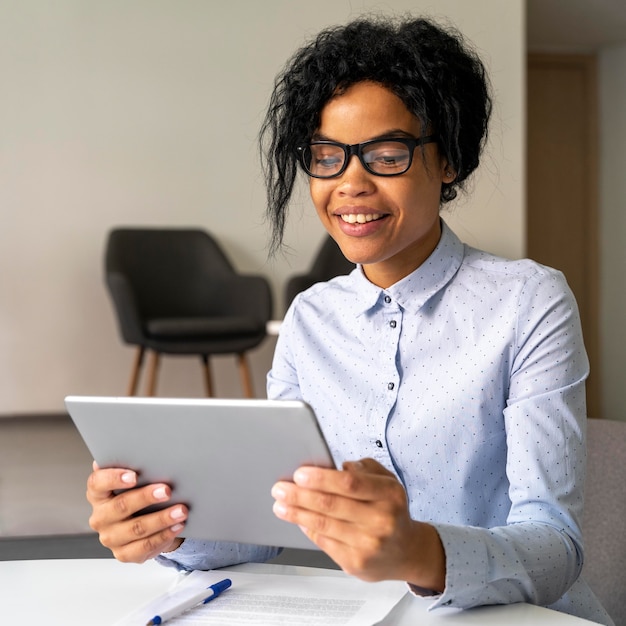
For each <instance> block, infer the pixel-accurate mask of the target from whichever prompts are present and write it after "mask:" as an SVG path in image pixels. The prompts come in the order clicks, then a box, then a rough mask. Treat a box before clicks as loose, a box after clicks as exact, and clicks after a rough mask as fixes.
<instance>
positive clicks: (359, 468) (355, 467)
mask: <svg viewBox="0 0 626 626" xmlns="http://www.w3.org/2000/svg"><path fill="white" fill-rule="evenodd" d="M342 467H343V469H344V470H345V471H352V472H365V473H367V474H378V475H380V476H388V477H389V478H394V479H395V477H396V476H395V474H394V473H393V472H390V471H389V470H388V469H387V468H386V467H385V466H384V465H381V464H380V463H379V462H378V461H375V460H374V459H370V458H364V459H360V460H359V461H345V462H344V463H343V465H342Z"/></svg>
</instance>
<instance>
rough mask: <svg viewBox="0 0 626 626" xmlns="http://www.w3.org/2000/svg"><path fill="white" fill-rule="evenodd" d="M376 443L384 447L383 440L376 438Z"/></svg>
mask: <svg viewBox="0 0 626 626" xmlns="http://www.w3.org/2000/svg"><path fill="white" fill-rule="evenodd" d="M376 445H377V446H378V447H379V448H382V447H383V442H382V441H381V440H380V439H377V440H376Z"/></svg>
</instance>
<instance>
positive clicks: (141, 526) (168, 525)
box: [100, 504, 188, 548]
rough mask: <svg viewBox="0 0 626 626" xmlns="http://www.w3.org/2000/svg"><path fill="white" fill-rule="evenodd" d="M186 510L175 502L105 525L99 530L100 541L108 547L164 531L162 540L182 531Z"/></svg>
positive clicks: (142, 538) (122, 544)
mask: <svg viewBox="0 0 626 626" xmlns="http://www.w3.org/2000/svg"><path fill="white" fill-rule="evenodd" d="M187 515H188V510H187V507H185V506H184V505H182V504H176V505H173V506H171V507H168V508H167V509H163V510H161V511H155V512H153V513H146V514H144V515H137V516H135V517H131V518H129V519H127V520H124V521H122V522H119V523H117V524H110V525H107V526H106V527H105V528H104V529H102V531H101V532H100V541H101V542H102V543H103V544H104V545H106V546H107V547H109V548H113V547H118V546H125V545H128V544H131V543H135V542H137V541H139V542H140V543H141V541H145V540H147V539H149V538H151V537H154V536H156V535H159V534H161V533H164V538H163V541H166V540H168V539H169V541H170V542H171V539H172V536H176V534H178V533H180V532H181V531H182V524H184V522H185V520H186V519H187Z"/></svg>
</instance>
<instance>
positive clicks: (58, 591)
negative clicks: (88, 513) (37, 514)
mask: <svg viewBox="0 0 626 626" xmlns="http://www.w3.org/2000/svg"><path fill="white" fill-rule="evenodd" d="M240 567H241V568H242V569H246V570H247V571H255V572H259V571H260V572H272V573H281V572H282V573H290V574H291V573H298V574H303V575H305V574H306V575H315V574H317V575H328V576H343V575H344V574H342V572H339V571H336V570H324V569H315V568H302V567H297V566H290V565H258V564H248V565H243V566H240ZM179 579H180V577H179V575H178V574H177V573H176V571H175V570H173V569H170V568H164V567H162V566H160V565H157V564H156V563H154V562H149V563H146V564H144V565H130V564H123V563H119V562H118V561H115V560H114V559H66V560H49V561H4V562H0V623H1V624H3V625H11V626H13V625H21V624H45V625H46V626H85V625H86V624H89V626H111V624H113V623H114V622H115V621H117V620H118V619H120V618H122V617H123V616H124V615H126V614H128V613H130V612H131V611H132V610H133V609H135V608H137V607H138V606H140V605H142V604H144V603H145V602H147V601H149V600H150V599H151V598H153V597H155V596H157V595H159V594H161V593H163V592H164V591H166V590H167V589H169V588H170V587H171V586H172V585H174V584H176V582H177V581H178V580H179ZM429 604H430V601H428V600H425V599H419V598H413V597H411V596H408V595H407V596H406V597H405V598H403V599H402V600H401V601H400V603H399V604H398V605H397V606H396V607H395V609H394V610H393V611H392V613H390V615H389V616H388V617H387V618H386V619H385V620H384V621H382V622H380V625H381V626H383V625H384V626H409V625H412V626H414V625H415V624H420V626H502V625H503V624H506V625H507V626H531V625H532V626H544V625H545V626H584V625H585V624H586V625H587V626H589V625H590V624H591V623H592V622H589V621H587V620H582V619H579V618H575V617H571V616H568V615H565V614H563V613H557V612H556V611H550V610H548V609H543V608H540V607H536V606H531V605H528V604H515V605H510V606H494V607H482V608H479V609H473V610H470V611H451V610H446V609H443V610H438V611H434V612H432V613H428V612H427V611H426V608H427V607H428V605H429ZM268 626H271V625H268Z"/></svg>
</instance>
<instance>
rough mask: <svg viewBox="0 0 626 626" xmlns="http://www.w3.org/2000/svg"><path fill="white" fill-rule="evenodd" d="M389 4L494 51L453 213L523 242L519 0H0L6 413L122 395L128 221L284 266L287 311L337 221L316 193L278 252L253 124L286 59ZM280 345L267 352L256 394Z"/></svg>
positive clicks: (176, 380)
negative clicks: (108, 279) (478, 164)
mask: <svg viewBox="0 0 626 626" xmlns="http://www.w3.org/2000/svg"><path fill="white" fill-rule="evenodd" d="M390 6H392V7H393V9H394V11H395V12H405V11H409V10H411V11H412V12H413V13H420V12H423V13H426V14H429V15H431V16H434V17H441V16H447V17H449V18H450V19H451V20H452V21H453V22H454V23H456V24H457V25H458V26H459V27H460V29H461V30H462V31H464V32H465V33H466V35H467V36H468V37H469V38H470V39H471V40H472V41H474V42H475V43H476V45H477V47H478V48H479V49H480V51H481V53H482V56H483V57H484V59H485V61H486V63H487V65H488V66H489V68H490V71H491V76H492V80H493V84H494V91H495V95H496V100H497V106H496V110H495V115H494V119H493V126H492V138H491V144H490V148H489V154H488V156H487V158H486V159H485V161H484V165H483V168H482V170H481V174H480V175H479V176H478V177H477V179H476V182H475V185H474V189H473V193H472V195H471V196H470V197H469V198H468V199H462V200H461V202H459V203H458V205H457V206H456V207H455V208H454V209H453V215H452V217H451V219H450V221H451V223H452V225H453V227H454V228H455V229H456V230H457V232H458V233H459V235H460V236H461V237H462V238H464V239H465V240H466V241H468V242H470V243H471V244H473V245H478V246H481V247H484V248H487V249H490V250H492V251H495V252H497V253H502V254H505V255H508V256H512V257H518V256H521V255H522V254H523V251H524V230H523V228H524V210H523V207H524V198H523V178H524V173H523V161H524V155H523V145H524V140H523V138H524V112H523V100H524V97H523V63H524V33H523V0H507V2H502V1H501V0H474V1H472V2H467V0H439V1H438V2H437V3H431V2H426V1H420V0H396V1H395V2H393V3H389V2H380V3H377V2H370V1H365V0H364V1H361V2H354V1H353V0H352V1H349V0H344V1H338V0H318V1H317V2H314V3H312V2H307V1H304V0H263V1H260V2H250V1H249V0H231V1H230V2H217V1H212V0H182V1H180V2H172V1H165V0H123V1H122V0H114V1H111V2H89V1H85V0H58V1H56V2H54V3H47V2H41V0H20V2H10V3H8V2H4V3H1V4H0V77H1V78H2V96H1V97H0V120H1V122H0V210H1V211H2V227H1V228H0V281H1V282H0V286H1V289H0V294H1V296H0V414H7V413H15V412H27V411H56V410H59V409H61V408H62V399H63V397H64V396H65V395H66V394H68V393H81V394H83V393H84V394H103V395H109V394H119V393H123V391H124V389H125V387H126V379H127V374H128V371H129V368H130V360H131V351H130V349H129V348H127V347H124V346H122V344H121V342H120V340H119V338H118V335H117V329H116V325H115V319H114V317H113V313H112V310H111V306H110V304H109V301H108V297H107V295H106V292H105V290H104V287H103V281H102V252H103V244H104V240H105V236H106V233H107V231H108V229H110V228H111V227H113V226H115V225H121V224H149V225H198V226H201V227H204V228H207V229H208V230H210V231H212V232H213V233H214V234H215V235H217V236H218V237H219V238H220V239H221V241H222V242H223V244H224V246H225V247H226V249H227V251H228V253H229V254H230V255H231V256H232V258H233V260H234V262H235V264H236V265H237V267H238V268H239V269H240V270H242V271H253V272H261V273H263V274H265V275H267V276H268V277H269V278H270V279H271V281H272V283H273V285H274V288H275V292H276V302H277V311H280V308H281V306H282V297H281V295H282V290H283V286H284V283H285V280H286V279H287V277H288V276H289V275H290V274H292V273H294V272H297V271H301V270H302V269H303V268H305V267H306V266H307V265H308V263H309V261H310V258H311V255H312V253H313V251H314V250H315V249H316V248H317V246H318V244H319V242H320V240H321V237H322V231H321V228H320V227H319V226H318V224H317V222H316V219H315V218H314V216H313V215H312V211H311V209H310V207H309V203H308V201H307V198H306V192H305V191H303V193H302V194H301V197H300V199H299V201H297V202H296V203H294V206H293V212H292V219H291V222H290V225H289V229H288V235H287V243H288V244H289V245H290V246H291V248H292V251H291V253H289V254H288V255H287V256H286V257H284V258H279V259H276V260H274V261H271V262H269V261H267V259H266V250H265V245H266V241H267V239H266V235H267V231H266V226H265V224H264V222H263V206H264V192H263V186H262V181H261V177H260V174H259V169H258V163H257V158H256V144H255V140H256V134H257V131H258V127H259V122H260V120H261V117H262V114H263V110H264V107H265V103H266V100H267V97H268V94H269V91H270V89H271V84H272V81H273V78H274V75H275V74H276V72H277V71H278V70H279V69H280V67H281V66H282V64H283V63H284V61H285V59H286V58H287V57H288V56H289V55H290V54H291V52H292V51H293V50H294V49H295V48H296V47H297V46H299V45H300V44H301V43H302V42H303V40H304V39H305V38H307V37H308V36H309V35H311V34H312V33H314V32H316V31H317V30H318V29H319V28H321V27H323V26H326V25H329V24H332V23H337V22H343V21H345V20H346V19H348V18H350V17H353V16H355V15H357V14H359V13H361V12H363V11H369V10H377V11H380V12H389V10H390V9H389V7H390ZM433 7H435V8H433ZM216 145H219V146H220V148H219V150H218V149H216V147H215V146H216ZM272 348H273V343H272V341H271V340H268V342H266V344H265V345H264V346H263V347H262V348H260V349H259V350H257V351H256V353H255V354H254V357H253V363H254V367H255V370H256V372H255V384H256V387H257V393H258V394H259V395H262V394H263V392H264V373H265V370H266V369H267V368H268V367H269V363H270V358H271V352H272ZM217 365H218V372H217V376H216V378H217V390H218V393H220V394H221V395H239V393H240V391H239V386H238V382H237V379H236V374H235V369H234V364H233V363H232V360H230V359H229V358H227V357H222V358H220V359H218V360H217ZM160 393H161V395H189V396H197V395H201V394H202V385H201V379H200V374H199V371H198V367H197V365H196V363H195V362H192V361H189V360H187V359H174V358H171V359H167V360H166V362H165V363H164V366H163V369H162V385H161V388H160Z"/></svg>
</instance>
